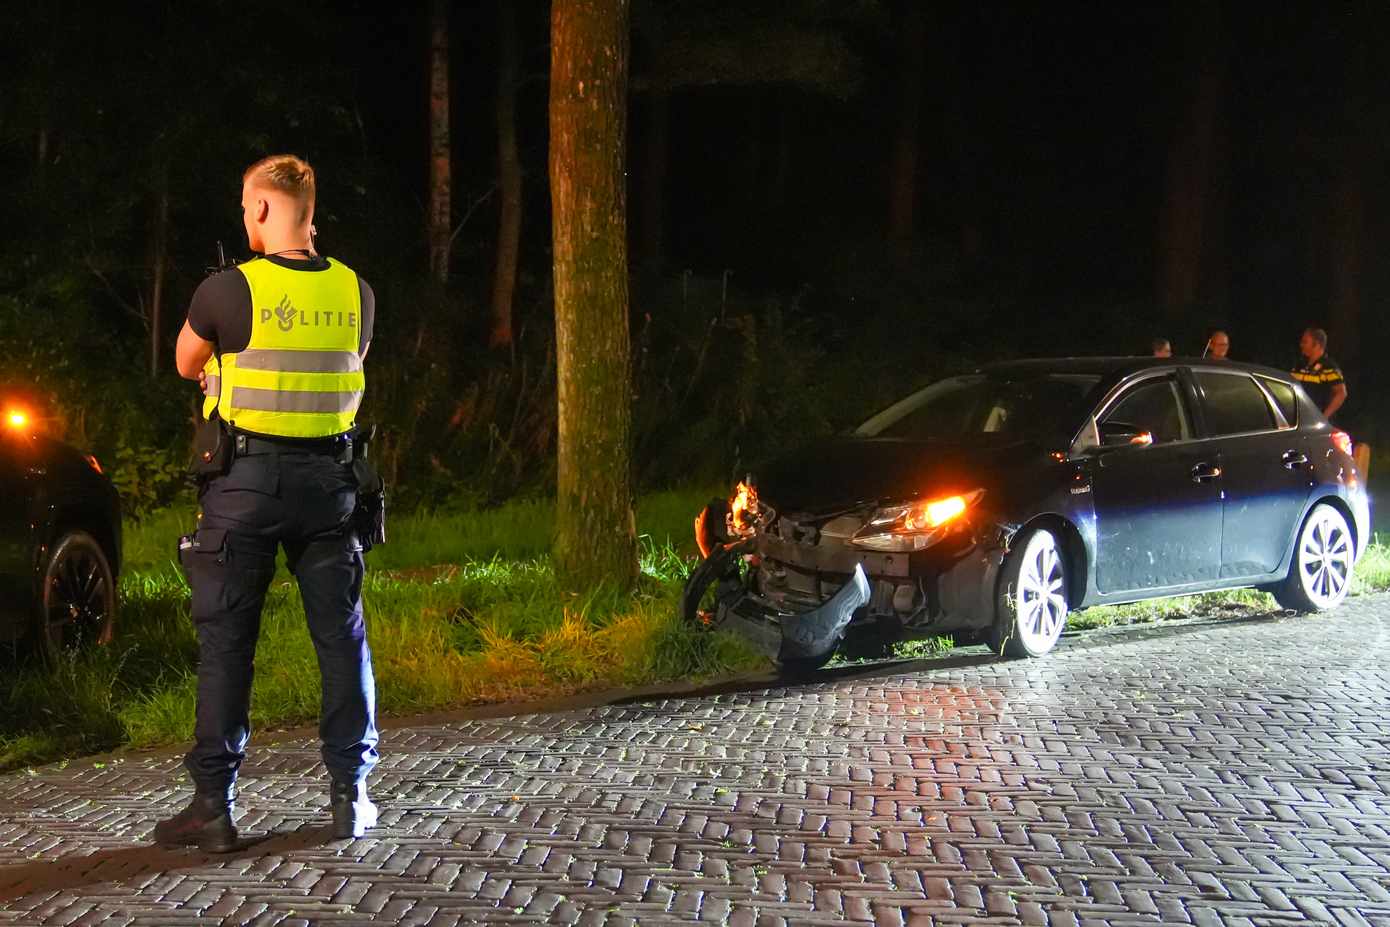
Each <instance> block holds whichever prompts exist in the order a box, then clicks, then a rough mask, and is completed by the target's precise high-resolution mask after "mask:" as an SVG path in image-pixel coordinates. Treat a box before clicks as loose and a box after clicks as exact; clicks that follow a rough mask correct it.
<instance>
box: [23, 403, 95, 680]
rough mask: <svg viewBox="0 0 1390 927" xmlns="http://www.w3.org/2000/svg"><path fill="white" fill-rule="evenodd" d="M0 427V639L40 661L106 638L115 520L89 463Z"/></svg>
mask: <svg viewBox="0 0 1390 927" xmlns="http://www.w3.org/2000/svg"><path fill="white" fill-rule="evenodd" d="M4 414H5V419H4V420H3V421H0V639H7V640H11V641H18V640H24V639H27V640H32V641H34V642H35V643H36V644H37V645H38V646H39V648H40V649H41V650H42V651H43V652H44V653H46V654H47V655H49V656H56V655H58V654H60V653H63V652H65V651H67V650H70V649H73V648H76V647H81V646H85V645H88V644H96V643H105V642H107V641H109V640H110V639H111V636H112V633H113V632H114V629H115V616H116V576H117V573H118V571H119V569H120V562H121V513H120V503H119V500H118V498H117V495H116V490H115V489H114V487H112V485H111V481H110V480H109V479H107V478H106V476H105V475H104V474H103V473H102V472H101V466H100V464H99V463H98V462H97V460H96V458H95V457H91V456H87V455H83V454H82V453H81V452H79V451H77V450H75V449H74V448H72V447H69V446H68V445H66V444H63V443H62V442H60V441H55V440H53V439H51V438H46V437H42V436H38V435H35V434H33V433H32V432H31V431H30V430H29V429H28V427H26V423H25V422H24V421H23V417H22V416H21V415H19V414H18V413H13V412H5V413H4Z"/></svg>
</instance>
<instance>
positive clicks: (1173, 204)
mask: <svg viewBox="0 0 1390 927" xmlns="http://www.w3.org/2000/svg"><path fill="white" fill-rule="evenodd" d="M1198 9H1199V12H1198V13H1197V14H1196V15H1194V16H1193V17H1192V23H1191V30H1190V32H1189V33H1188V37H1187V54H1186V57H1185V58H1184V66H1185V67H1187V68H1188V69H1189V71H1188V73H1189V74H1190V75H1191V81H1190V83H1191V88H1190V90H1189V92H1188V99H1187V100H1186V101H1185V102H1184V111H1183V114H1182V116H1181V117H1180V121H1179V123H1178V127H1177V131H1176V132H1175V133H1174V138H1173V144H1172V147H1171V148H1170V149H1169V152H1168V190H1167V197H1166V199H1165V201H1164V203H1163V209H1162V214H1161V217H1160V220H1159V221H1160V226H1159V258H1158V259H1159V280H1158V290H1159V301H1160V302H1161V304H1162V305H1163V309H1164V312H1165V314H1166V316H1167V318H1168V320H1169V321H1170V322H1176V321H1178V320H1179V317H1180V316H1181V315H1182V313H1183V312H1184V311H1186V310H1187V309H1189V308H1190V307H1191V306H1192V305H1193V304H1194V303H1195V302H1196V301H1197V298H1198V295H1199V291H1200V289H1201V287H1202V283H1203V280H1202V270H1203V254H1204V251H1205V249H1204V244H1205V243H1206V240H1207V235H1208V233H1209V231H1210V229H1209V228H1208V226H1209V225H1210V224H1211V217H1210V216H1208V214H1207V212H1208V203H1209V200H1210V198H1211V196H1212V192H1213V191H1212V179H1213V173H1214V172H1215V170H1216V169H1217V166H1216V164H1215V158H1216V156H1217V154H1218V151H1217V141H1216V133H1217V128H1218V126H1217V117H1218V113H1219V111H1220V108H1221V104H1222V96H1223V93H1224V84H1225V80H1224V77H1225V75H1224V73H1223V71H1224V67H1223V61H1222V54H1221V44H1220V42H1221V39H1220V35H1219V30H1220V28H1221V23H1220V13H1219V10H1218V7H1217V5H1216V4H1206V5H1203V6H1201V7H1199V8H1198Z"/></svg>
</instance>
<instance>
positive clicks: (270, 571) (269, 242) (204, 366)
mask: <svg viewBox="0 0 1390 927" xmlns="http://www.w3.org/2000/svg"><path fill="white" fill-rule="evenodd" d="M314 196H315V184H314V172H313V169H312V168H311V167H310V166H309V165H308V164H307V163H306V162H304V161H303V160H301V159H300V158H297V157H294V156H293V155H277V156H274V157H269V158H265V159H263V160H261V161H258V162H256V163H255V164H253V165H251V167H250V168H248V169H247V171H246V173H245V175H244V176H243V180H242V192H241V206H242V212H243V216H244V222H245V225H246V235H247V239H248V241H249V244H250V247H251V250H252V251H254V252H258V253H259V254H260V256H259V257H257V258H255V259H253V260H251V261H248V262H246V263H243V264H241V265H239V266H237V267H235V268H232V269H229V270H225V271H223V272H221V273H218V274H215V275H214V276H211V277H209V278H208V279H207V280H205V281H204V282H203V284H202V285H201V286H200V287H199V288H198V290H197V292H196V293H195V294H194V296H193V301H192V304H191V305H190V307H189V312H188V321H187V322H186V323H185V324H184V327H183V331H182V332H181V333H180V335H179V341H178V357H177V361H178V370H179V373H180V374H182V375H183V376H184V377H187V378H189V379H197V380H199V381H201V383H202V385H203V389H204V392H205V394H206V398H205V400H204V408H203V413H204V417H205V418H207V419H210V420H220V422H221V423H222V427H221V428H214V429H213V430H214V431H216V432H219V433H221V434H223V435H225V436H226V437H227V439H228V442H229V445H230V453H229V454H228V456H227V458H226V460H227V462H226V464H225V470H221V469H219V470H218V472H217V473H215V474H214V475H212V476H210V477H209V478H206V479H205V480H204V482H203V483H202V487H201V490H200V503H201V507H202V513H203V514H202V519H201V521H200V522H199V526H198V530H197V532H196V533H195V534H193V535H191V536H188V537H187V538H186V539H184V540H182V541H181V548H182V549H181V550H180V559H181V561H182V562H183V564H184V568H185V570H186V572H187V574H188V578H189V584H190V585H191V586H192V590H193V621H194V624H195V625H196V627H197V632H198V647H199V663H198V707H197V717H196V723H195V729H194V745H193V747H192V749H191V750H190V751H189V752H188V755H187V757H186V758H185V765H186V766H187V768H188V771H189V773H190V774H191V777H192V780H193V784H194V787H195V794H194V797H193V800H192V802H191V803H190V804H189V805H188V807H187V808H185V809H184V810H183V811H181V812H180V813H178V814H176V815H174V816H173V817H171V818H169V819H167V820H164V821H161V822H160V823H159V824H158V825H157V826H156V828H155V838H156V840H158V841H159V842H160V843H164V844H169V845H194V846H198V847H200V848H202V849H204V850H208V851H214V852H225V851H229V850H232V849H235V848H236V847H237V845H238V843H237V831H236V826H235V824H234V823H233V820H232V812H233V797H234V793H235V786H236V778H237V771H238V769H239V768H240V766H241V763H242V760H243V759H244V758H245V755H246V754H245V748H246V742H247V739H248V737H249V735H250V722H249V719H248V714H249V707H250V697H251V677H252V662H253V658H254V656H255V651H256V640H257V636H258V634H259V630H260V616H261V607H262V605H263V604H264V602H265V595H266V590H267V588H268V587H269V585H270V581H271V578H272V576H273V575H274V572H275V555H276V549H277V547H278V546H279V545H283V546H284V549H285V554H286V559H287V561H288V563H289V568H290V570H291V572H292V573H293V574H294V576H295V579H296V580H297V581H298V584H299V591H300V596H301V597H302V599H303V602H304V612H305V615H306V617H307V620H308V624H309V634H310V637H311V638H312V640H313V643H314V647H315V649H316V651H317V653H318V662H319V671H320V675H321V678H322V684H323V702H322V713H321V716H320V724H319V733H320V736H321V738H322V756H323V762H324V765H325V766H326V767H327V769H328V773H329V778H330V786H329V795H328V798H329V805H330V808H331V815H332V822H333V834H334V836H335V837H339V838H346V837H355V836H361V835H362V833H363V832H364V831H365V830H366V829H367V828H369V827H371V826H373V825H374V824H375V823H376V807H375V805H373V804H372V802H371V800H370V799H369V798H368V796H367V789H366V778H367V773H368V772H369V771H370V770H371V768H372V766H373V764H375V762H376V758H377V753H376V744H377V729H376V706H375V701H376V693H375V683H374V680H373V676H372V663H371V652H370V650H369V649H368V647H367V638H366V627H365V625H364V623H363V615H362V573H363V560H362V538H361V537H360V536H359V533H358V531H357V530H356V528H355V522H354V520H353V518H352V516H353V512H354V508H355V505H356V495H357V488H358V487H357V481H356V479H355V478H354V475H353V467H352V465H351V464H352V435H353V427H354V418H355V415H356V412H357V407H358V404H359V403H360V402H361V399H362V393H363V388H364V379H363V374H362V361H363V358H364V357H365V356H366V354H367V347H368V345H369V343H370V340H371V333H372V327H373V322H374V316H375V299H374V297H373V295H372V291H371V288H370V287H368V286H367V284H366V283H365V282H364V281H363V280H362V279H361V278H360V277H358V276H357V274H356V273H354V272H353V271H352V270H350V269H349V268H348V267H346V266H344V265H343V264H341V263H339V262H337V261H334V260H332V259H328V258H324V257H321V256H320V255H319V254H318V253H317V252H316V251H315V249H314V240H313V218H314Z"/></svg>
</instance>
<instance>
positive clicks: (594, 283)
mask: <svg viewBox="0 0 1390 927" xmlns="http://www.w3.org/2000/svg"><path fill="white" fill-rule="evenodd" d="M550 10H551V13H550V15H551V19H550V36H551V39H550V195H551V198H552V201H553V212H554V217H553V222H552V226H553V229H554V250H555V340H556V354H557V373H558V384H557V385H558V393H559V448H558V454H559V474H558V487H557V489H558V499H557V505H556V535H555V566H556V572H557V575H558V576H559V577H560V578H561V581H562V582H563V583H564V584H565V585H566V586H568V588H570V589H582V588H592V587H594V586H596V585H598V584H601V583H612V584H616V585H617V586H618V587H620V588H629V587H631V585H632V583H633V582H634V581H635V579H636V576H637V539H636V524H635V519H634V517H633V510H632V491H631V486H630V479H631V478H630V467H631V461H630V434H629V433H630V430H631V417H632V410H631V386H630V371H629V364H628V355H629V345H628V289H627V288H628V276H627V203H626V192H625V191H626V188H627V184H626V177H625V171H624V164H623V157H624V148H625V143H626V134H627V75H628V42H629V37H628V14H629V7H628V0H553V2H552V4H551V8H550Z"/></svg>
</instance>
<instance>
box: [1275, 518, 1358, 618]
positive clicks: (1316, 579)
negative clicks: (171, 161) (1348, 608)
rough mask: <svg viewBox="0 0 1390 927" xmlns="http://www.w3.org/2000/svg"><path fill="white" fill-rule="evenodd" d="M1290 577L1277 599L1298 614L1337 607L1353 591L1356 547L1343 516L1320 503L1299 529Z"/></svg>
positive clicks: (1279, 588) (1278, 593) (1276, 595)
mask: <svg viewBox="0 0 1390 927" xmlns="http://www.w3.org/2000/svg"><path fill="white" fill-rule="evenodd" d="M1296 544H1297V546H1296V547H1295V548H1294V552H1293V562H1292V563H1290V564H1289V575H1288V578H1287V579H1285V580H1284V582H1283V583H1282V584H1281V585H1280V586H1279V587H1278V588H1277V589H1275V590H1274V598H1275V599H1277V600H1278V602H1279V604H1280V605H1282V606H1284V607H1285V608H1291V609H1293V610H1294V611H1296V612H1321V611H1326V610H1327V609H1329V608H1336V607H1337V606H1338V605H1340V604H1342V600H1343V599H1345V598H1346V596H1347V591H1348V590H1349V589H1350V588H1351V572H1352V568H1353V566H1354V564H1355V562H1356V545H1355V542H1354V540H1353V539H1352V535H1351V528H1350V527H1348V526H1347V520H1346V519H1345V518H1344V517H1342V513H1341V512H1339V511H1337V509H1335V508H1333V507H1332V506H1330V505H1327V504H1326V503H1320V504H1318V505H1315V506H1314V507H1313V511H1311V512H1309V513H1308V518H1307V519H1306V520H1305V521H1304V522H1303V527H1302V528H1301V529H1299V532H1298V540H1297V542H1296Z"/></svg>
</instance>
